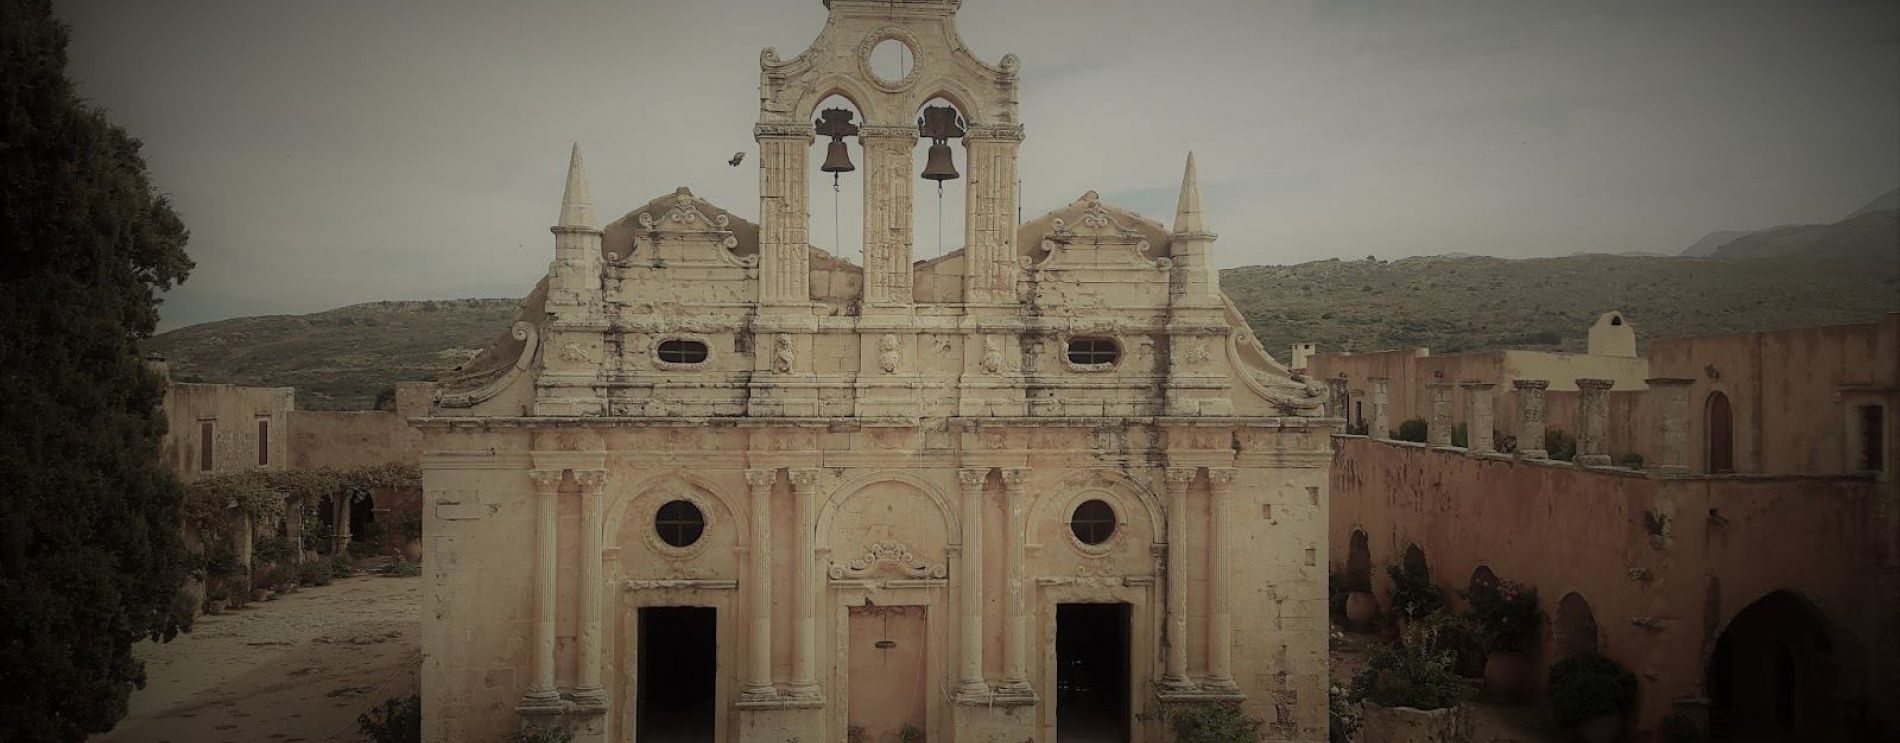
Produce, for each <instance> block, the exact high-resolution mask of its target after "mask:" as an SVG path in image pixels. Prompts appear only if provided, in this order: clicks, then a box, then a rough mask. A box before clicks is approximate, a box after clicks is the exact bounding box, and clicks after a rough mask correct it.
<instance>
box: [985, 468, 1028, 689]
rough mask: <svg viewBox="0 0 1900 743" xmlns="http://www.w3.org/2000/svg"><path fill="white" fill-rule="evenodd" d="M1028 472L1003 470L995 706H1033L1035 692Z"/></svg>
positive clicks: (1016, 469)
mask: <svg viewBox="0 0 1900 743" xmlns="http://www.w3.org/2000/svg"><path fill="white" fill-rule="evenodd" d="M1029 472H1030V471H1029V470H1028V469H1027V468H1022V467H1005V468H1003V469H1002V471H1001V474H1002V476H1003V498H1004V503H1003V509H1004V511H1003V512H1004V513H1005V514H1007V515H1008V518H1006V519H1004V522H1003V523H1005V524H1007V525H1008V528H1007V529H1005V530H1004V533H1003V539H1004V541H1005V545H1004V548H1003V586H1004V588H1003V590H1004V596H1003V617H1004V619H1003V682H1002V683H1000V684H998V685H997V686H996V688H995V689H994V692H995V696H996V702H997V703H998V704H1035V703H1036V689H1035V686H1033V685H1031V684H1030V683H1029V663H1028V656H1029V640H1028V628H1029V597H1028V595H1027V593H1028V591H1029V588H1028V586H1027V585H1026V581H1025V579H1024V576H1023V531H1022V530H1023V528H1024V524H1023V519H1024V518H1025V517H1024V514H1023V507H1024V500H1025V499H1026V498H1027V496H1026V495H1025V494H1024V493H1023V481H1024V480H1026V479H1028V476H1029Z"/></svg>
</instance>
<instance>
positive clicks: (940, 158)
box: [924, 140, 957, 183]
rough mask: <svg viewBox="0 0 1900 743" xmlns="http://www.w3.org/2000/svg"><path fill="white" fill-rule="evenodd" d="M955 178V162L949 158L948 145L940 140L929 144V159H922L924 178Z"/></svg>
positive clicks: (938, 180)
mask: <svg viewBox="0 0 1900 743" xmlns="http://www.w3.org/2000/svg"><path fill="white" fill-rule="evenodd" d="M956 179H957V164H956V161H955V160H952V159H951V158H950V145H947V144H944V143H943V142H942V141H941V140H939V141H937V142H935V143H933V144H931V145H930V159H928V160H925V161H924V180H928V181H937V182H939V183H941V182H943V181H954V180H956Z"/></svg>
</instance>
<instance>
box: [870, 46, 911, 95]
mask: <svg viewBox="0 0 1900 743" xmlns="http://www.w3.org/2000/svg"><path fill="white" fill-rule="evenodd" d="M870 62H871V74H872V75H874V76H876V77H877V81H878V82H880V83H883V84H885V85H897V84H900V83H902V82H904V81H905V80H906V79H908V78H909V77H910V73H911V71H912V70H913V69H915V68H916V66H917V53H916V52H913V51H911V49H910V47H909V46H906V45H905V44H904V42H903V41H901V40H898V39H885V40H883V41H880V42H878V43H877V45H876V46H873V47H871V58H870Z"/></svg>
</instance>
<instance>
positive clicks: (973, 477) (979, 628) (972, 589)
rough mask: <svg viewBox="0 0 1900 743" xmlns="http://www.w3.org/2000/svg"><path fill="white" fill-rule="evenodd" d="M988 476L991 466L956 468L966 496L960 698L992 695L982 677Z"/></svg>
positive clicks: (960, 598) (960, 564)
mask: <svg viewBox="0 0 1900 743" xmlns="http://www.w3.org/2000/svg"><path fill="white" fill-rule="evenodd" d="M989 476H990V471H989V469H988V468H970V469H960V470H957V489H958V490H960V491H962V497H963V515H962V518H961V519H960V521H961V522H962V524H963V552H962V558H961V559H959V561H958V563H957V565H958V567H959V568H960V570H959V571H958V572H959V575H958V576H957V582H959V583H962V584H963V590H962V591H960V592H959V593H958V597H957V601H958V603H959V604H960V605H961V606H962V608H963V640H962V642H960V643H958V648H957V650H958V659H959V663H958V668H957V701H959V702H976V701H985V700H988V699H989V698H990V687H989V684H987V683H984V681H983V484H984V483H985V482H987V481H988V480H989Z"/></svg>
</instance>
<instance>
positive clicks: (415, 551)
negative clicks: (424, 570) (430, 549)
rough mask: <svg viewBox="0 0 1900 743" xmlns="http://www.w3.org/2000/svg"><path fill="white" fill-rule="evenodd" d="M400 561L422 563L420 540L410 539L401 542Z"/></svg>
mask: <svg viewBox="0 0 1900 743" xmlns="http://www.w3.org/2000/svg"><path fill="white" fill-rule="evenodd" d="M402 559H404V560H407V561H409V562H422V540H420V539H411V540H408V541H406V542H403V545H402Z"/></svg>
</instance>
